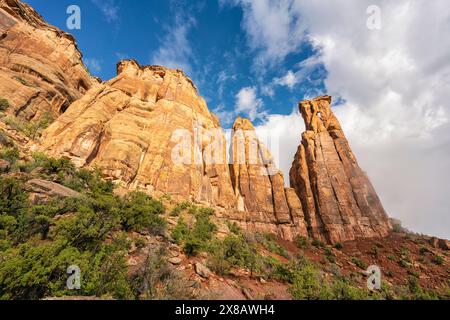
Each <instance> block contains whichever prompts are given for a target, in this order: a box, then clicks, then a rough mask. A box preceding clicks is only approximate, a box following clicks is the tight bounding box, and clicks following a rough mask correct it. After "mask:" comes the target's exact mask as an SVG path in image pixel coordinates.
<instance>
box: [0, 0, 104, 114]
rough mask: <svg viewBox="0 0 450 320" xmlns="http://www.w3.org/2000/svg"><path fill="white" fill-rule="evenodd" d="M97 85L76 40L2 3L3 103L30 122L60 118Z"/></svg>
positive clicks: (11, 0)
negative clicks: (5, 101)
mask: <svg viewBox="0 0 450 320" xmlns="http://www.w3.org/2000/svg"><path fill="white" fill-rule="evenodd" d="M97 82H98V81H97V80H96V79H94V78H93V77H91V76H90V75H89V73H88V72H87V70H86V68H85V67H84V65H83V62H82V60H81V53H80V51H79V50H78V48H77V46H76V43H75V40H74V38H73V37H72V36H71V35H70V34H68V33H65V32H64V31H61V30H59V29H57V28H55V27H53V26H51V25H49V24H47V22H45V21H44V19H43V18H42V17H41V16H40V15H39V14H38V13H37V12H36V11H34V9H33V8H31V7H30V6H28V5H27V4H25V3H23V2H20V1H17V0H0V97H2V98H5V99H7V100H8V101H9V104H10V108H9V110H8V112H10V113H12V114H14V115H16V116H19V117H21V118H23V119H25V120H39V119H40V118H42V117H43V115H50V116H52V117H57V116H58V115H59V114H60V113H62V112H64V111H65V109H66V108H67V107H68V106H69V105H70V104H71V103H72V102H74V101H75V100H77V99H79V98H81V97H82V95H83V94H84V93H85V92H86V91H87V90H88V89H90V88H91V87H92V86H93V85H94V84H97Z"/></svg>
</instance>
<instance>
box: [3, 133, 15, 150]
mask: <svg viewBox="0 0 450 320" xmlns="http://www.w3.org/2000/svg"><path fill="white" fill-rule="evenodd" d="M0 146H5V147H13V146H14V143H13V142H12V141H11V139H10V138H9V137H8V135H7V134H6V132H4V131H3V129H0Z"/></svg>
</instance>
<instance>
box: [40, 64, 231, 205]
mask: <svg viewBox="0 0 450 320" xmlns="http://www.w3.org/2000/svg"><path fill="white" fill-rule="evenodd" d="M117 70H118V75H117V77H116V78H114V79H111V80H110V81H107V82H105V83H103V84H100V85H98V86H96V87H94V88H93V89H91V90H89V91H88V92H87V93H86V94H85V96H84V97H83V98H81V99H80V100H78V101H76V102H75V103H73V104H72V105H71V106H70V107H69V109H68V110H67V111H66V112H65V113H64V114H63V115H61V116H60V117H59V118H58V119H57V120H56V121H55V122H54V123H53V124H52V125H51V126H50V127H49V128H48V129H47V130H45V131H44V133H43V136H42V139H41V141H42V145H41V146H40V148H41V150H43V151H45V152H47V153H49V154H50V155H53V156H56V157H61V156H64V157H67V158H70V159H71V160H72V161H73V162H74V163H75V164H76V165H78V166H80V167H84V166H96V167H98V168H100V169H101V171H102V172H103V175H104V177H105V178H106V179H110V180H112V181H115V182H117V183H119V184H120V185H122V186H123V187H125V188H126V189H128V190H135V189H138V190H143V191H146V192H148V193H150V194H154V195H161V194H164V193H167V194H171V195H173V196H174V197H175V198H179V199H180V200H181V199H190V200H193V201H197V202H204V203H205V204H208V205H217V206H220V207H223V208H232V207H234V206H235V203H236V199H235V196H234V193H233V189H232V186H231V179H230V173H229V168H228V165H227V162H226V143H225V138H224V135H223V132H222V130H221V128H220V124H219V122H218V120H217V119H216V118H215V116H214V115H213V114H211V113H210V111H209V110H208V108H207V106H206V103H205V101H204V100H203V98H201V97H200V96H199V95H198V92H197V89H196V88H195V86H194V85H193V83H192V81H191V80H190V79H189V78H188V77H187V76H186V75H185V74H184V73H183V72H182V71H180V70H171V69H167V68H164V67H158V66H147V67H141V66H139V65H138V63H137V62H135V61H133V60H127V61H122V62H120V63H119V64H118V66H117ZM211 145H214V146H215V147H217V148H209V147H208V146H211ZM214 149H215V151H216V152H214ZM208 157H209V158H210V159H209V160H208V161H207V158H208ZM216 157H217V158H216Z"/></svg>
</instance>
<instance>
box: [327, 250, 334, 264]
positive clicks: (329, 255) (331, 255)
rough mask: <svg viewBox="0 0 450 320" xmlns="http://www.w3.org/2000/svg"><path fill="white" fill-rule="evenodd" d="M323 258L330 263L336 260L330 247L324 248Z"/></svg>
mask: <svg viewBox="0 0 450 320" xmlns="http://www.w3.org/2000/svg"><path fill="white" fill-rule="evenodd" d="M325 258H326V259H327V260H328V261H329V262H331V263H335V262H336V255H335V254H334V253H333V251H332V250H331V249H330V248H326V249H325Z"/></svg>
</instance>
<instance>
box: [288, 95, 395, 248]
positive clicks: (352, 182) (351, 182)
mask: <svg viewBox="0 0 450 320" xmlns="http://www.w3.org/2000/svg"><path fill="white" fill-rule="evenodd" d="M330 104H331V97H329V96H323V97H318V98H316V99H313V100H311V101H303V102H301V103H300V111H301V114H302V117H303V119H304V121H305V127H306V131H305V132H304V133H303V135H302V143H301V145H300V146H299V148H298V151H297V154H296V155H295V159H294V162H293V165H292V168H291V171H290V182H291V185H292V186H293V187H294V188H295V190H296V192H297V194H298V196H299V198H300V199H301V201H302V205H303V210H304V213H305V217H306V222H307V225H308V231H309V233H310V235H311V236H313V237H314V238H319V239H323V240H325V241H328V242H338V241H346V240H353V239H356V238H359V237H383V236H386V235H387V234H388V233H389V231H390V229H391V226H390V224H389V220H388V216H387V215H386V212H385V211H384V209H383V206H382V204H381V202H380V199H379V198H378V196H377V194H376V192H375V190H374V188H373V186H372V184H371V182H370V181H369V178H368V177H367V175H366V173H365V172H364V171H362V170H361V168H360V167H359V165H358V162H357V160H356V158H355V156H354V154H353V152H352V150H351V148H350V146H349V143H348V141H347V139H346V137H345V135H344V132H343V131H342V128H341V125H340V124H339V121H338V120H337V118H336V117H335V116H334V114H333V112H332V111H331V107H330Z"/></svg>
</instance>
